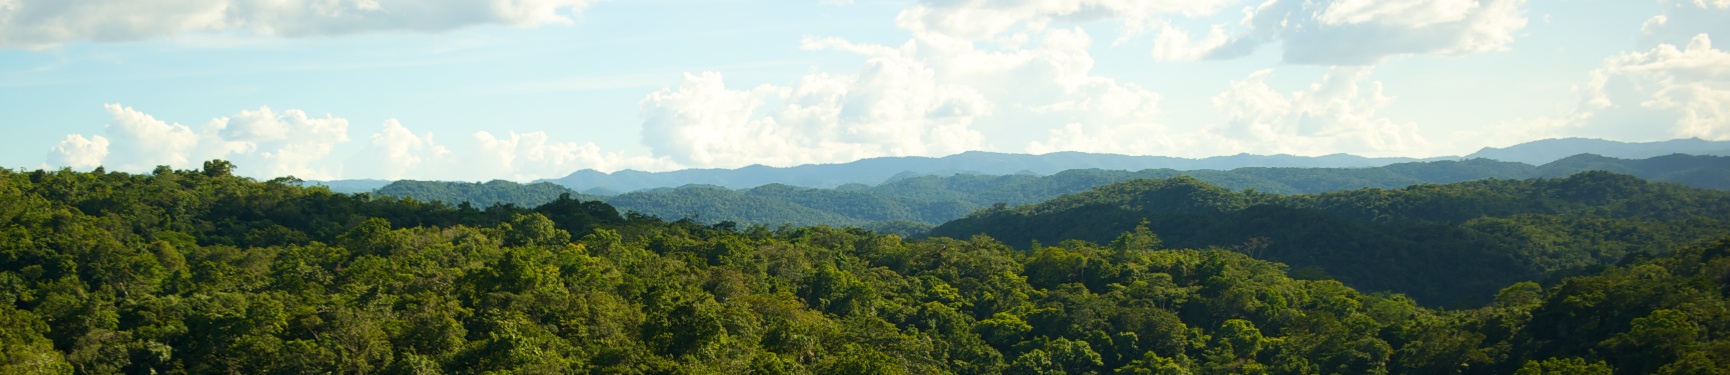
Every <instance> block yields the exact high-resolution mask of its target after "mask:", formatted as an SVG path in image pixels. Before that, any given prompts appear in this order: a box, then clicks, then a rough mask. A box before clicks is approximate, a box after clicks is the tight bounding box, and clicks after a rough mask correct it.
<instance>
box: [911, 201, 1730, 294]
mask: <svg viewBox="0 0 1730 375" xmlns="http://www.w3.org/2000/svg"><path fill="white" fill-rule="evenodd" d="M1143 222H1145V223H1147V225H1148V226H1149V227H1150V228H1152V230H1153V231H1154V232H1156V233H1159V234H1160V235H1161V236H1162V237H1163V238H1165V239H1166V241H1167V243H1168V244H1171V245H1173V246H1177V247H1194V248H1203V247H1209V246H1222V247H1234V248H1238V249H1240V250H1241V251H1243V252H1246V253H1249V254H1251V255H1253V256H1256V257H1257V258H1262V259H1269V260H1273V261H1278V262H1284V263H1286V264H1290V265H1291V266H1292V267H1296V268H1297V269H1298V271H1301V272H1298V274H1299V275H1302V276H1304V277H1333V278H1338V279H1339V280H1341V281H1344V282H1345V283H1347V284H1348V285H1352V286H1353V287H1356V288H1359V289H1363V290H1372V291H1382V290H1387V291H1395V292H1400V293H1405V294H1407V295H1410V296H1412V297H1414V298H1417V299H1418V300H1419V301H1421V302H1423V303H1424V304H1426V305H1432V306H1434V305H1445V306H1467V305H1476V304H1480V303H1483V302H1484V301H1487V300H1488V299H1489V298H1490V297H1491V296H1492V295H1493V294H1494V293H1495V291H1496V290H1497V289H1499V288H1501V287H1502V286H1506V285H1507V284H1510V283H1513V282H1518V281H1523V280H1546V279H1549V278H1552V277H1555V276H1559V275H1568V274H1573V273H1577V272H1581V271H1584V270H1588V269H1591V268H1592V267H1595V266H1599V265H1603V264H1609V263H1614V262H1616V261H1618V260H1619V259H1621V258H1622V257H1624V256H1627V255H1629V254H1637V253H1654V252H1660V251H1663V250H1665V249H1671V248H1676V247H1681V246H1687V245H1691V244H1697V243H1700V242H1703V241H1708V240H1711V239H1715V238H1716V237H1719V236H1723V235H1724V234H1726V233H1730V192H1726V191H1720V190H1704V189H1694V188H1688V187H1684V186H1680V185H1675V184H1667V183H1651V182H1646V181H1643V180H1640V179H1638V178H1634V177H1632V176H1627V175H1619V174H1613V173H1609V172H1583V173H1580V174H1576V175H1574V176H1570V177H1566V178H1556V179H1528V180H1481V181H1470V182H1461V183H1454V184H1444V185H1418V186H1413V187H1408V188H1404V189H1394V190H1386V189H1362V190H1349V191H1340V192H1332V193H1323V194H1309V195H1277V194H1263V193H1258V192H1253V191H1250V192H1236V191H1232V190H1228V189H1224V188H1220V187H1218V186H1214V185H1211V184H1207V183H1205V182H1201V181H1199V180H1196V179H1194V178H1189V177H1177V178H1173V179H1167V180H1134V181H1129V182H1123V183H1118V184H1112V185H1107V186H1104V187H1101V188H1098V189H1095V190H1091V191H1088V192H1085V193H1080V194H1073V195H1067V196H1063V197H1059V198H1057V199H1053V200H1051V201H1047V202H1044V203H1040V204H1036V205H1027V206H1020V207H1014V208H1004V209H993V210H986V211H981V212H978V213H975V214H974V215H971V216H969V217H967V218H964V219H961V220H956V221H953V222H949V223H947V224H944V225H942V226H939V227H937V228H936V229H933V230H932V231H931V235H934V236H948V237H958V238H963V237H967V236H972V235H975V234H985V235H989V236H992V237H993V238H996V239H998V240H1001V241H1003V242H1005V243H1007V244H1010V245H1013V246H1016V247H1020V248H1027V247H1029V246H1033V244H1034V243H1035V242H1036V241H1037V242H1044V243H1056V242H1059V241H1064V240H1068V239H1081V240H1089V241H1096V242H1102V241H1108V240H1110V239H1111V238H1113V237H1115V236H1116V235H1117V234H1118V233H1122V232H1123V231H1127V230H1130V229H1131V228H1133V227H1134V226H1135V225H1137V224H1136V223H1143Z"/></svg>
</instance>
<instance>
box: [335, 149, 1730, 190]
mask: <svg viewBox="0 0 1730 375" xmlns="http://www.w3.org/2000/svg"><path fill="white" fill-rule="evenodd" d="M1585 153H1591V154H1596V155H1600V156H1606V157H1612V158H1621V159H1645V158H1651V157H1654V156H1661V155H1669V154H1676V153H1681V154H1690V155H1720V156H1725V155H1730V141H1705V140H1700V139H1678V140H1670V141H1662V142H1645V143H1641V142H1618V141H1607V140H1600V139H1584V138H1564V139H1547V140H1540V141H1534V142H1528V143H1522V144H1518V145H1514V146H1509V147H1506V148H1493V147H1486V148H1484V149H1482V150H1479V151H1478V152H1475V153H1472V154H1470V155H1466V156H1464V157H1434V158H1424V159H1417V158H1399V157H1387V158H1370V157H1362V156H1356V155H1348V154H1333V155H1323V156H1294V155H1249V154H1240V155H1231V156H1216V157H1209V158H1201V159H1187V158H1177V157H1167V156H1131V155H1114V154H1092V153H1082V152H1057V153H1050V154H1044V155H1027V154H1005V153H994V152H980V151H974V152H965V153H961V154H957V155H950V156H945V157H939V158H931V157H884V158H872V159H864V160H859V161H854V162H850V163H841V164H811V165H800V166H794V167H785V168H777V167H768V166H762V165H755V166H749V167H744V168H738V169H688V170H678V171H667V172H643V171H636V170H622V171H617V172H612V173H604V172H600V171H596V170H592V169H585V170H581V171H577V172H574V173H571V174H570V175H568V176H565V177H562V178H557V179H547V180H542V181H544V182H551V183H555V184H558V185H562V186H565V187H567V188H570V189H572V190H575V191H578V192H582V193H585V194H593V195H616V194H622V193H628V192H632V191H637V190H644V189H655V188H676V187H681V186H685V185H692V184H696V185H713V186H719V187H723V188H728V189H747V188H754V187H758V186H763V185H769V184H784V185H789V186H797V187H808V188H834V187H838V186H841V185H846V184H865V185H878V184H882V183H886V182H892V181H894V180H899V179H904V178H909V177H914V176H922V175H953V174H962V173H965V174H979V175H1011V174H1034V175H1051V174H1055V173H1058V172H1062V171H1066V170H1072V169H1103V170H1124V171H1139V170H1145V169H1172V170H1181V171H1189V170H1232V169H1238V168H1252V167H1267V168H1276V167H1293V168H1362V167H1380V166H1386V165H1391V164H1397V163H1409V162H1414V161H1436V160H1469V159H1476V158H1485V159H1494V160H1501V161H1511V162H1520V163H1526V164H1531V165H1543V164H1547V163H1550V162H1552V161H1556V160H1560V159H1562V158H1566V157H1569V156H1573V155H1579V154H1585ZM391 182H392V181H389V180H376V179H363V180H336V181H310V183H312V184H317V185H324V186H326V187H329V188H330V189H331V190H332V191H335V192H339V193H360V192H369V191H374V190H377V189H379V188H382V187H384V186H385V185H389V184H390V183H391Z"/></svg>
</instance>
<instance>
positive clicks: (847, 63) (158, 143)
mask: <svg viewBox="0 0 1730 375" xmlns="http://www.w3.org/2000/svg"><path fill="white" fill-rule="evenodd" d="M1713 39H1718V40H1724V42H1719V43H1714V41H1713ZM1725 44H1730V0H1663V1H1633V0H1615V1H1610V0H1571V1H1562V0H1549V1H1542V0H1530V1H1522V0H1384V1H1367V0H1331V1H1328V0H1322V1H1296V0H1271V1H1269V0H1249V1H1237V0H1202V1H1167V0H1072V1H1052V0H1041V1H1036V0H989V1H986V0H926V1H867V0H854V1H835V0H809V1H721V0H709V1H675V0H637V1H624V0H613V1H606V0H598V1H590V0H465V1H440V2H424V1H408V0H283V1H263V0H80V1H66V0H0V128H4V129H6V130H7V134H8V135H9V136H8V137H5V138H0V145H3V146H4V147H0V165H4V166H6V167H11V168H40V167H47V168H58V167H71V168H74V169H80V170H84V169H90V168H93V167H95V166H97V165H102V166H105V167H106V168H108V169H111V170H124V171H134V172H139V171H148V170H149V169H151V168H152V167H153V166H155V165H173V166H175V167H179V168H194V167H196V166H197V165H198V164H199V163H200V162H202V161H203V160H207V159H212V158H223V159H228V160H233V161H235V162H236V163H237V164H239V165H240V167H241V169H240V172H241V173H242V174H245V175H249V176H254V177H259V178H269V177H275V176H281V175H295V176H297V177H301V178H306V179H355V178H386V179H398V178H414V179H443V180H488V179H511V180H533V179H538V178H553V177H559V176H563V175H565V174H569V173H570V172H573V171H576V170H579V169H585V168H593V169H599V170H602V171H614V170H620V169H638V170H670V169H681V168H733V167H740V166H746V165H751V164H764V165H772V166H789V165H797V164H805V163H836V162H847V161H852V160H857V159H860V158H866V157H877V156H903V155H923V156H942V155H949V154H954V153H958V152H962V151H968V150H987V151H997V152H1014V153H1046V152H1054V151H1088V152H1105V153H1122V154H1140V155H1170V156H1184V157H1205V156H1213V155H1229V154H1236V153H1244V152H1247V153H1257V154H1273V153H1288V154H1297V155H1321V154H1331V153H1353V154H1359V155H1370V156H1416V157H1426V156H1440V155H1462V154H1467V153H1470V152H1472V151H1475V150H1477V149H1478V148H1481V147H1485V146H1498V147H1499V146H1507V145H1511V144H1515V143H1519V142H1524V141H1530V140H1535V139H1542V138H1551V137H1562V136H1580V137H1594V138H1606V139H1616V140H1625V141H1653V140H1663V139H1673V138H1687V137H1699V138H1705V139H1714V140H1725V139H1730V54H1727V53H1726V52H1725V48H1724V47H1722V46H1723V45H1725Z"/></svg>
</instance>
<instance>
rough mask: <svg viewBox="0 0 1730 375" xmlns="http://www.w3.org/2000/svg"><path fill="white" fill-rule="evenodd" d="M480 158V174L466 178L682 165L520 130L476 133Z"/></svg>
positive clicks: (546, 175)
mask: <svg viewBox="0 0 1730 375" xmlns="http://www.w3.org/2000/svg"><path fill="white" fill-rule="evenodd" d="M473 139H474V143H475V148H476V151H477V154H476V157H474V158H473V163H474V165H472V166H466V167H467V168H472V171H473V172H474V173H479V175H472V174H471V175H467V176H465V177H462V179H469V180H476V179H481V180H485V179H508V180H514V181H530V180H536V179H542V178H556V177H563V176H565V175H568V174H570V173H571V172H575V171H577V170H579V169H585V168H588V169H596V170H600V171H603V172H611V171H617V170H622V169H639V170H668V169H675V168H678V167H679V165H678V164H676V163H674V162H672V161H671V160H668V159H667V158H664V157H663V158H649V157H642V156H626V155H623V154H620V153H616V152H603V151H601V148H600V146H596V145H595V144H594V143H593V142H589V143H581V144H579V143H576V142H554V141H552V140H551V139H550V138H549V137H548V136H547V133H546V132H538V131H537V132H529V133H521V134H519V133H516V132H510V133H508V134H507V135H506V136H505V137H499V136H494V135H493V134H492V133H489V132H485V131H480V132H475V133H474V135H473Z"/></svg>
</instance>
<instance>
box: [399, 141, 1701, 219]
mask: <svg viewBox="0 0 1730 375" xmlns="http://www.w3.org/2000/svg"><path fill="white" fill-rule="evenodd" d="M1586 170H1603V171H1611V172H1616V173H1623V174H1629V175H1633V176H1636V177H1640V178H1643V179H1647V180H1651V181H1657V182H1673V183H1678V184H1683V185H1688V186H1693V187H1699V188H1709V189H1719V190H1730V157H1722V156H1694V155H1680V154H1678V155H1668V156H1660V157H1655V158H1649V159H1638V160H1635V159H1617V158H1610V157H1605V156H1600V155H1592V154H1582V155H1576V156H1572V157H1568V158H1565V159H1562V160H1558V161H1555V162H1552V163H1549V164H1545V165H1543V166H1534V165H1531V164H1525V163H1515V162H1505V161H1496V160H1490V159H1471V160H1458V161H1455V160H1440V161H1430V162H1410V163H1398V164H1392V165H1387V166H1383V167H1370V168H1290V167H1287V168H1266V167H1253V168H1238V169H1233V170H1212V169H1203V170H1189V171H1180V170H1176V169H1144V170H1140V171H1126V170H1105V169H1073V170H1068V171H1063V172H1058V173H1054V174H1050V175H1036V174H1026V173H1023V174H1011V175H977V174H951V175H921V176H911V175H906V174H898V175H896V176H895V177H894V178H892V179H891V181H889V182H886V183H882V184H877V185H867V184H846V185H841V186H837V187H835V188H809V187H799V186H792V185H788V184H766V185H761V186H757V187H753V188H748V189H731V188H727V187H724V186H717V185H699V184H692V185H685V186H681V187H677V188H655V189H644V190H638V191H633V192H629V193H624V194H618V195H613V196H604V197H603V196H578V198H579V199H584V200H601V201H605V202H607V203H608V204H612V205H614V206H616V207H618V209H620V210H625V211H634V212H638V213H642V214H646V215H652V216H657V217H661V218H665V219H679V218H692V219H695V220H698V221H702V222H711V223H712V222H721V221H734V222H738V223H745V224H766V225H779V224H783V223H787V224H793V225H832V226H845V225H859V226H868V225H872V224H877V223H901V224H903V225H902V226H904V227H905V226H908V225H906V224H912V225H913V226H919V225H924V226H929V225H935V224H939V223H943V222H946V221H949V220H954V219H956V218H960V217H962V216H965V215H967V214H968V213H971V212H974V211H977V210H980V209H983V208H987V207H991V206H993V205H995V204H998V203H1004V204H1007V205H1021V204H1031V203H1038V202H1042V201H1045V200H1048V199H1051V198H1055V197H1058V196H1062V195H1065V194H1072V193H1078V192H1082V191H1086V190H1089V189H1093V188H1096V187H1099V186H1103V185H1108V184H1112V183H1117V182H1122V181H1128V180H1133V179H1168V178H1173V177H1178V176H1189V177H1193V178H1195V179H1197V180H1200V181H1203V182H1206V183H1208V184H1212V185H1215V186H1220V187H1223V188H1226V189H1231V190H1233V191H1241V190H1246V189H1253V190H1255V191H1257V192H1261V193H1274V194H1305V193H1323V192H1331V191H1340V190H1350V189H1361V188H1384V189H1397V188H1403V187H1407V186H1412V185H1419V184H1441V183H1454V182H1461V181H1472V180H1483V179H1503V180H1508V179H1528V178H1537V177H1565V176H1569V175H1572V174H1574V173H1578V172H1581V171H1586ZM379 194H381V195H389V196H399V197H411V198H415V199H419V200H428V201H432V200H437V201H445V202H451V203H457V202H462V201H467V202H472V203H473V204H475V205H476V206H486V205H489V204H492V203H510V204H516V205H518V206H523V207H533V206H537V205H540V204H543V203H546V202H550V201H552V200H553V199H555V198H557V197H558V196H559V195H561V194H572V195H573V196H577V195H578V194H576V192H575V191H573V190H570V189H567V188H564V187H560V186H556V185H553V184H549V183H537V184H528V185H522V184H516V183H509V182H491V183H486V184H476V183H467V182H420V181H401V182H398V183H395V184H392V185H391V186H387V187H385V188H383V189H380V190H379Z"/></svg>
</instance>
